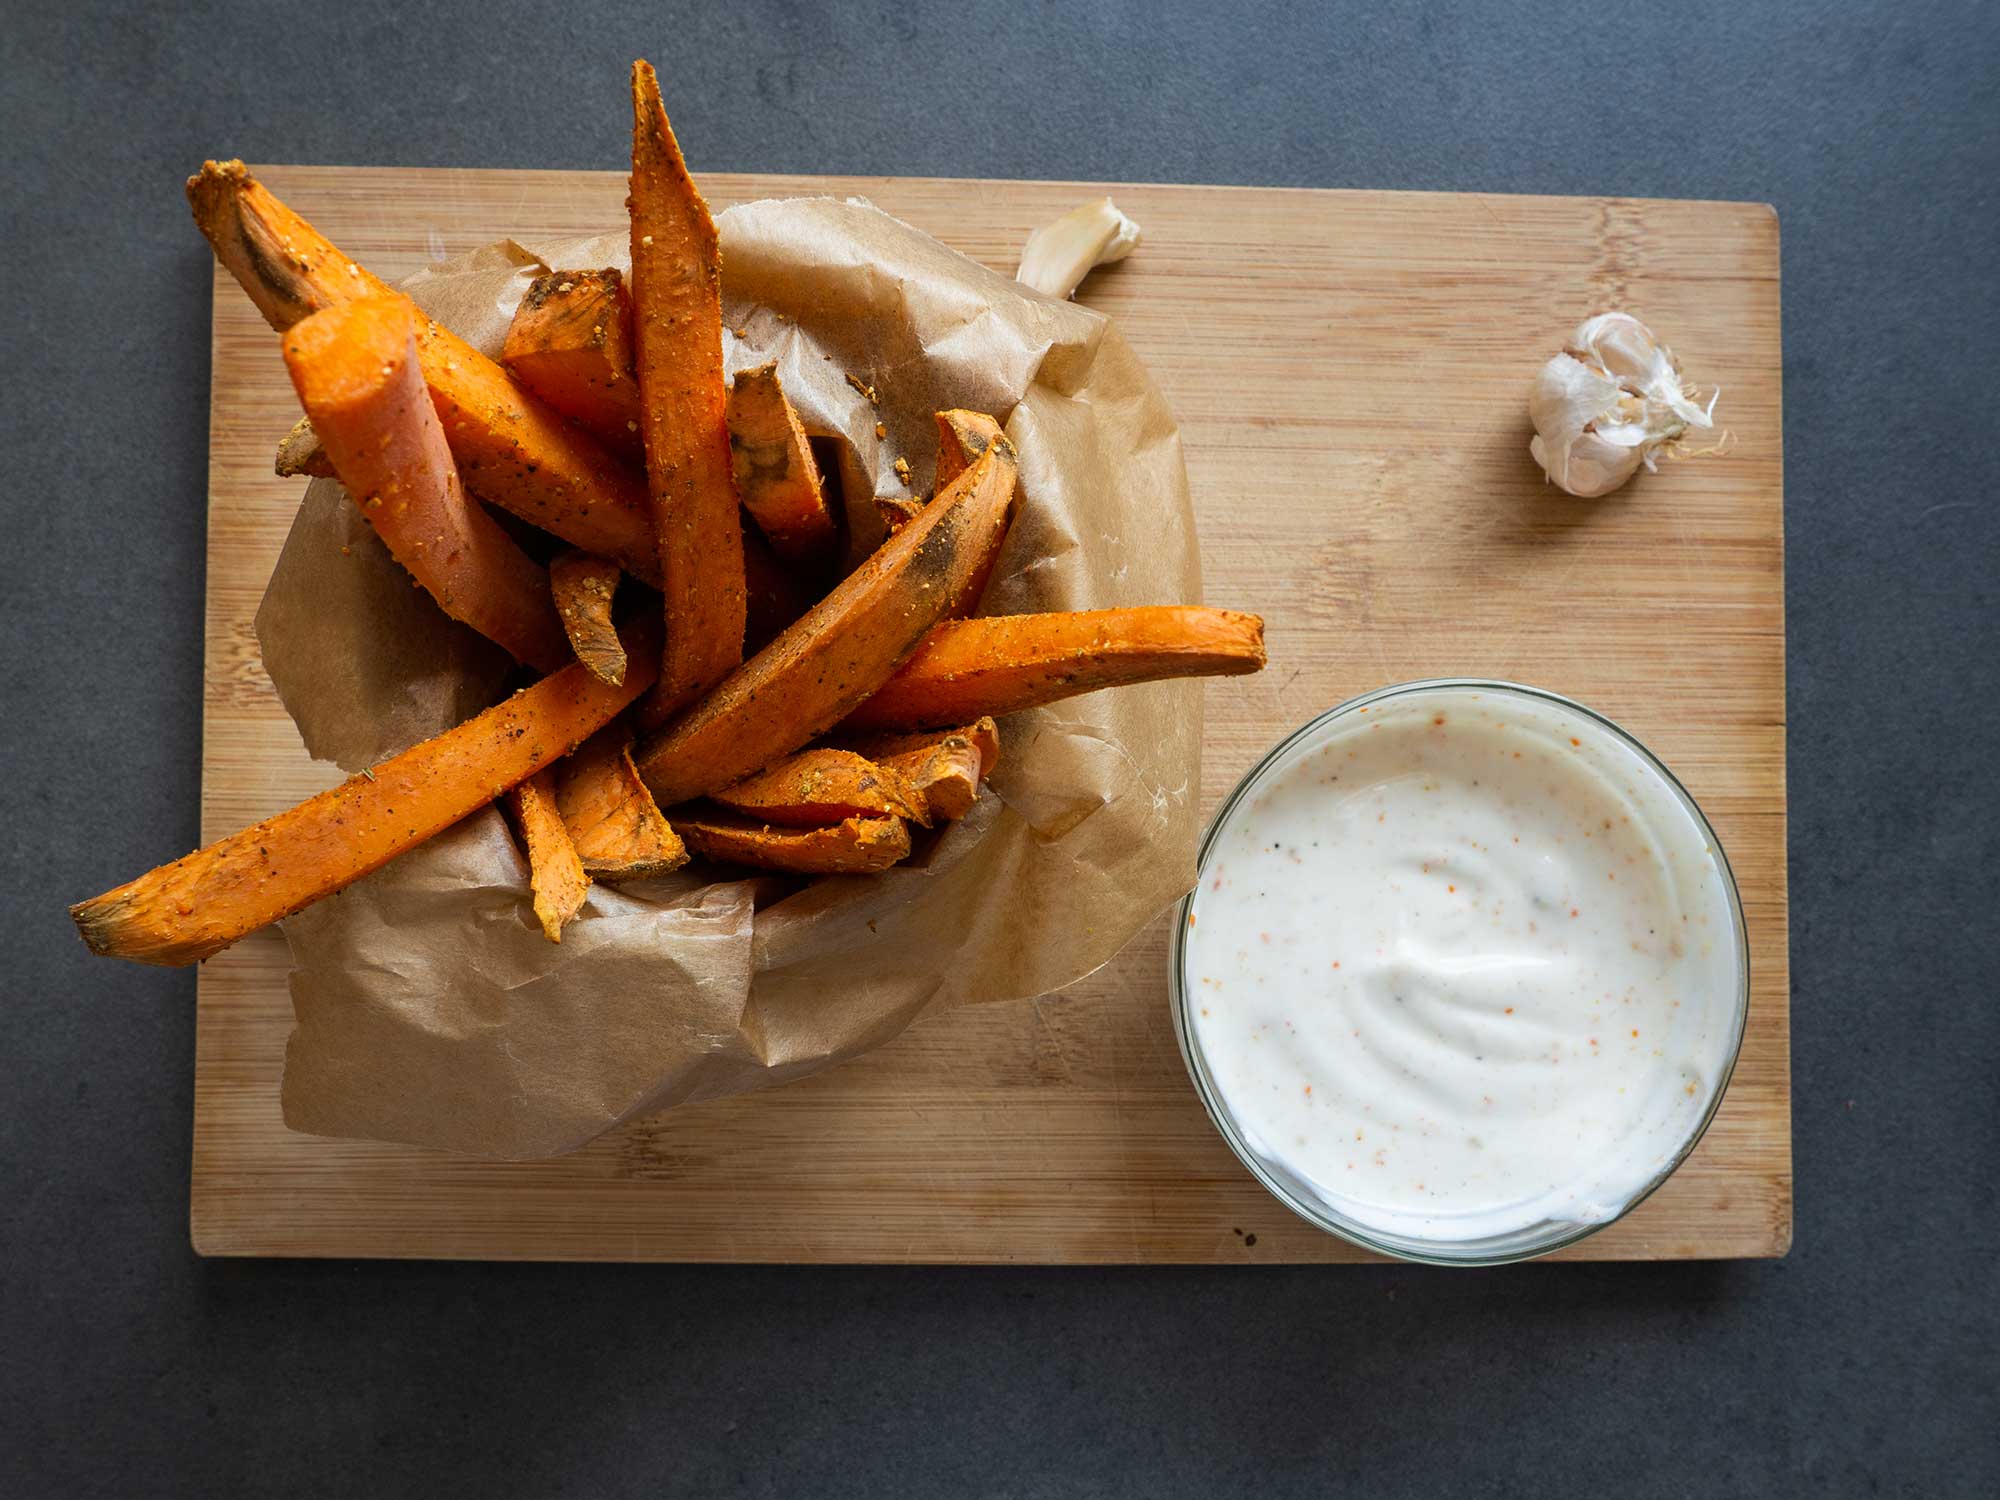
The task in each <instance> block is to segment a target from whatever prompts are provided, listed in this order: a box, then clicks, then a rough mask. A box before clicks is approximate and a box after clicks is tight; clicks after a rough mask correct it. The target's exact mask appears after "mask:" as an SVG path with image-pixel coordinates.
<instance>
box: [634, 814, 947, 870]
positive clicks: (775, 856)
mask: <svg viewBox="0 0 2000 1500" xmlns="http://www.w3.org/2000/svg"><path fill="white" fill-rule="evenodd" d="M674 827H675V828H677V829H678V830H679V831H680V835H681V837H682V838H684V839H686V840H687V845H688V847H689V848H690V849H692V850H693V851H694V852H695V853H696V854H698V855H700V856H701V857H702V858H703V859H711V860H715V861H716V862H717V863H719V864H731V865H752V866H755V867H756V868H758V869H761V870H790V871H792V872H794V873H795V874H800V875H869V874H873V873H875V872H876V871H878V870H886V869H888V868H889V866H891V865H893V864H895V863H896V862H897V861H898V860H902V859H906V858H908V857H909V853H910V825H909V824H907V823H905V822H904V821H903V820H902V819H901V818H848V819H847V820H846V821H844V822H840V823H836V824H834V825H833V826H832V827H830V828H778V827H774V826H772V825H770V824H766V823H759V822H756V821H753V820H752V819H749V818H743V817H738V816H737V815H736V814H734V813H729V812H723V811H721V810H719V809H717V810H708V809H700V808H693V809H681V808H676V809H675V810H674Z"/></svg>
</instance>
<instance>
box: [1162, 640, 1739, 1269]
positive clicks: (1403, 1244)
mask: <svg viewBox="0 0 2000 1500" xmlns="http://www.w3.org/2000/svg"><path fill="white" fill-rule="evenodd" d="M1440 689H1453V690H1470V691H1474V692H1478V693H1480V694H1482V695H1483V694H1492V695H1495V696H1512V697H1515V698H1519V699H1524V700H1527V701H1528V702H1530V703H1531V704H1534V705H1537V706H1538V707H1540V708H1542V709H1544V710H1548V709H1553V710H1555V711H1558V712H1561V713H1566V714H1571V715H1574V716H1576V718H1577V719H1579V720H1581V721H1582V722H1583V723H1584V724H1585V725H1588V726H1591V727H1593V728H1595V729H1597V730H1600V731H1602V732H1603V733H1604V734H1606V735H1608V736H1609V737H1610V739H1611V740H1613V741H1615V742H1616V743H1618V744H1619V745H1622V746H1623V747H1624V748H1625V749H1627V750H1629V751H1630V752H1632V753H1633V754H1634V755H1636V756H1637V757H1638V758H1639V759H1640V760H1641V761H1642V762H1643V763H1644V764H1645V765H1647V766H1649V767H1650V768H1651V769H1652V770H1653V771H1655V772H1656V773H1657V774H1658V776H1659V778H1660V781H1661V783H1662V784H1663V785H1664V787H1665V788H1666V789H1667V791H1668V792H1669V793H1670V795H1671V796H1672V797H1673V798H1674V799H1675V800H1676V801H1677V802H1678V803H1679V804H1680V806H1681V807H1682V808H1683V809H1684V810H1685V811H1686V813H1687V814H1688V816H1689V817H1690V818H1691V819H1692V821H1693V823H1694V826H1695V828H1696V829H1697V830H1698V831H1699V832H1700V833H1701V834H1702V835H1703V837H1704V838H1705V839H1706V841H1707V845H1708V850H1709V852H1710V853H1711V855H1712V857H1713V860H1714V866H1715V870H1716V872H1717V873H1718V874H1719V876H1720V881H1721V890H1722V895H1723V899H1724V901H1725V903H1726V904H1727V908H1728V916H1729V922H1730V929H1731V930H1730V934H1729V935H1730V938H1731V940H1732V941H1733V943H1734V947H1735V953H1734V958H1735V965H1734V967H1735V974H1736V993H1735V995H1734V997H1733V1010H1732V1013H1731V1017H1730V1035H1729V1037H1728V1039H1727V1043H1726V1047H1725V1053H1724V1062H1723V1065H1722V1067H1721V1069H1720V1071H1719V1072H1718V1073H1717V1075H1716V1078H1715V1083H1714V1087H1713V1089H1712V1091H1711V1093H1710V1096H1709V1098H1708V1100H1707V1102H1706V1105H1705V1107H1704V1108H1703V1110H1702V1111H1701V1114H1700V1116H1699V1119H1698V1120H1697V1122H1696V1124H1695V1125H1694V1128H1693V1129H1692V1130H1691V1131H1690V1132H1689V1133H1688V1135H1687V1137H1686V1139H1685V1140H1683V1141H1682V1142H1681V1143H1680V1145H1679V1147H1678V1148H1677V1149H1676V1150H1674V1151H1673V1152H1672V1153H1671V1154H1670V1155H1669V1156H1668V1157H1667V1158H1666V1159H1665V1160H1664V1161H1663V1162H1662V1163H1661V1165H1660V1166H1659V1168H1658V1169H1657V1170H1656V1171H1655V1172H1653V1174H1652V1175H1651V1176H1650V1177H1648V1178H1647V1179H1646V1180H1645V1182H1644V1183H1643V1184H1642V1185H1641V1186H1640V1187H1639V1188H1638V1189H1637V1190H1636V1191H1634V1192H1632V1193H1630V1194H1629V1196H1625V1197H1624V1198H1623V1199H1622V1201H1620V1202H1618V1203H1617V1205H1616V1207H1615V1209H1614V1211H1612V1212H1609V1213H1606V1214H1603V1215H1601V1216H1599V1217H1595V1218H1592V1219H1591V1220H1589V1221H1588V1222H1582V1221H1579V1220H1576V1219H1558V1218H1547V1219H1543V1220H1542V1221H1540V1222H1538V1223H1535V1224H1531V1225H1528V1226H1526V1227H1523V1228H1520V1229H1517V1230H1512V1231H1509V1232H1505V1233H1499V1234H1493V1235H1489V1236H1486V1237H1483V1238H1477V1239H1427V1238H1421V1237H1414V1236H1406V1235H1402V1234H1397V1233H1392V1232H1389V1231H1386V1230H1384V1229H1382V1228H1380V1227H1378V1226H1375V1225H1371V1224H1363V1223H1359V1222H1356V1221H1355V1220H1354V1219H1353V1218H1351V1217H1349V1216H1348V1215H1346V1214H1344V1213H1342V1212H1341V1211H1340V1210H1339V1209H1338V1208H1336V1207H1334V1206H1333V1205H1332V1204H1331V1203H1329V1202H1328V1201H1327V1198H1326V1197H1325V1196H1323V1195H1322V1194H1321V1193H1320V1192H1319V1191H1318V1190H1317V1189H1316V1188H1315V1187H1314V1185H1313V1184H1312V1183H1311V1182H1310V1181H1309V1180H1307V1179H1306V1178H1304V1177H1303V1176H1302V1175H1300V1174H1299V1173H1297V1172H1295V1171H1293V1170H1292V1169H1291V1168H1290V1167H1288V1166H1287V1165H1286V1164H1285V1163H1283V1162H1281V1161H1277V1160H1274V1159H1272V1158H1271V1157H1269V1156H1267V1155H1265V1154H1264V1153H1263V1152H1261V1151H1260V1150H1258V1149H1257V1147H1256V1146H1255V1145H1254V1144H1252V1142H1251V1140H1250V1139H1249V1136H1248V1134H1247V1133H1246V1132H1245V1131H1244V1130H1243V1129H1242V1128H1241V1127H1239V1125H1238V1124H1237V1122H1236V1120H1235V1118H1234V1116H1233V1115H1232V1113H1231V1110H1230V1106H1229V1102H1228V1099H1227V1098H1226V1097H1225V1096H1224V1094H1223V1091H1222V1090H1221V1088H1220V1087H1218V1085H1217V1083H1216V1081H1215V1078H1214V1076H1213V1075H1212V1073H1211V1071H1210V1069H1209V1065H1208V1062H1207V1060H1206V1059H1205V1058H1204V1056H1203V1055H1202V1049H1201V1043H1200V1039H1199V1036H1198V1034H1197V1032H1196V1028H1195V1026H1194V1024H1193V1018H1192V1015H1191V1005H1192V1001H1191V999H1190V994H1191V990H1192V985H1191V984H1190V982H1189V979H1188V931H1189V925H1190V924H1189V916H1190V914H1191V913H1192V912H1193V910H1194V904H1195V899H1196V896H1197V894H1198V893H1199V892H1200V890H1201V888H1202V883H1203V880H1204V879H1205V877H1206V874H1207V871H1208V868H1209V862H1210V860H1211V858H1212V856H1213V855H1214V852H1215V849H1216V846H1217V844H1218V842H1219V841H1220V839H1221V837H1222V835H1223V834H1224V833H1226V832H1227V831H1228V830H1229V828H1230V827H1231V819H1232V816H1233V815H1234V814H1235V812H1236V811H1237V809H1238V808H1239V807H1240V806H1242V805H1243V804H1244V802H1245V801H1246V799H1247V798H1249V797H1250V796H1251V795H1252V794H1253V793H1255V792H1256V791H1257V790H1259V789H1260V788H1261V787H1262V786H1264V785H1265V784H1266V783H1267V782H1268V781H1270V780H1271V779H1272V778H1273V777H1275V776H1276V775H1278V774H1279V773H1280V772H1282V771H1284V770H1286V769H1288V768H1290V767H1291V766H1292V765H1293V764H1295V763H1296V762H1297V761H1298V760H1299V759H1301V758H1303V757H1304V756H1306V755H1309V754H1311V753H1312V752H1313V751H1314V750H1316V749H1317V748H1318V747H1319V746H1320V745H1321V744H1322V743H1323V742H1324V741H1325V740H1327V739H1328V738H1330V737H1331V735H1332V733H1333V732H1334V729H1335V726H1337V725H1338V724H1340V722H1341V721H1342V720H1344V719H1346V718H1347V717H1348V716H1349V715H1352V714H1356V713H1358V712H1360V711H1361V710H1362V709H1367V708H1372V707H1374V706H1375V705H1377V704H1380V703H1383V702H1386V701H1388V700H1390V699H1395V698H1401V697H1405V696H1409V695H1413V694H1417V693H1428V692H1434V691H1437V690H1440ZM1168 982H1169V987H1170V992H1171V1003H1172V1006H1173V1021H1174V1035H1175V1038H1176V1039H1177V1040H1178V1041H1179V1043H1180V1049H1181V1059H1182V1061H1183V1062H1185V1063H1186V1064H1187V1070H1188V1076H1189V1077H1190V1078H1191V1079H1193V1081H1194V1086H1195V1092H1196V1093H1198V1094H1199V1095H1200V1096H1201V1102H1202V1105H1203V1107H1205V1108H1206V1109H1207V1110H1208V1115H1209V1118H1210V1119H1211V1120H1213V1121H1214V1122H1215V1127H1216V1129H1217V1130H1219V1131H1220V1132H1221V1133H1222V1137H1223V1139H1224V1140H1226V1141H1227V1142H1228V1143H1229V1147H1230V1149H1231V1150H1232V1151H1234V1152H1235V1153H1236V1155H1237V1156H1238V1157H1239V1158H1240V1159H1241V1160H1242V1162H1243V1164H1244V1165H1245V1166H1246V1167H1248V1168H1249V1169H1250V1171H1251V1172H1252V1173H1253V1174H1254V1175H1255V1176H1256V1177H1257V1179H1258V1181H1260V1182H1262V1183H1263V1184H1264V1186H1265V1187H1267V1188H1268V1189H1270V1191H1271V1192H1272V1194H1273V1195H1274V1196H1275V1197H1276V1198H1277V1199H1278V1201H1279V1202H1281V1203H1283V1204H1284V1205H1285V1206H1286V1207H1287V1208H1289V1209H1291V1210H1292V1212H1294V1213H1296V1214H1297V1215H1298V1216H1299V1217H1300V1218H1302V1219H1304V1220H1305V1221H1306V1222H1307V1223H1309V1224H1313V1225H1316V1226H1318V1227H1319V1228H1321V1229H1323V1230H1325V1231H1326V1232H1327V1233H1329V1234H1334V1235H1338V1236H1339V1237H1340V1238H1342V1239H1344V1240H1348V1241H1350V1242H1351V1243H1353V1244H1356V1245H1359V1246H1361V1247H1362V1248H1363V1249H1366V1250H1373V1251H1375V1252H1377V1253H1379V1254H1382V1255H1390V1256H1394V1257H1396V1258H1398V1259H1401V1260H1410V1261H1421V1262H1424V1263H1427V1264H1431V1265H1459V1266H1492V1265H1504V1264H1506V1263H1508V1262H1510V1261H1518V1260H1528V1259H1531V1258H1533V1257H1535V1256H1538V1255H1547V1254H1549V1253H1550V1252H1552V1251H1555V1250H1560V1249H1562V1248H1563V1247H1564V1246H1566V1245H1573V1244H1575V1243H1577V1241H1579V1240H1582V1239H1585V1238H1587V1237H1588V1236H1590V1235H1593V1234H1595V1233H1597V1232H1598V1231H1599V1230H1601V1229H1604V1228H1605V1227H1607V1226H1608V1225H1611V1224H1615V1223H1617V1222H1618V1220H1620V1219H1622V1218H1624V1217H1625V1215H1626V1214H1628V1213H1630V1212H1631V1211H1632V1210H1633V1209H1634V1208H1637V1207H1638V1206H1639V1205H1640V1204H1641V1203H1643V1202H1644V1201H1645V1200H1646V1199H1647V1198H1648V1197H1650V1196H1651V1195H1652V1194H1653V1193H1654V1191H1655V1190H1657V1189H1658V1188H1659V1186H1660V1184H1661V1183H1663V1182H1665V1181H1666V1180H1667V1178H1668V1177H1670V1176H1672V1175H1673V1172H1674V1169H1675V1168H1676V1167H1678V1166H1679V1165H1680V1164H1681V1163H1682V1162H1683V1161H1685V1160H1686V1159H1687V1157H1688V1154H1689V1153H1690V1152H1692V1151H1693V1150H1694V1148H1695V1146H1696V1144H1697V1143H1698V1142H1699V1141H1700V1140H1701V1138H1702V1136H1703V1134H1704V1133H1705V1132H1706V1131H1707V1129H1708V1126H1709V1122H1710V1121H1711V1120H1713V1119H1714V1118H1715V1112H1716V1110H1717V1108H1718V1107H1719V1106H1720V1105H1721V1103H1722V1098H1723V1095H1724V1094H1725V1093H1727V1092H1728V1089H1729V1079H1730V1075H1731V1073H1732V1072H1733V1071H1734V1069H1735V1065H1736V1059H1737V1056H1738V1054H1739V1053H1740V1051H1741V1050H1742V1045H1743V1027H1744V1021H1745V1018H1746V1017H1747V1015H1748V1012H1749V1002H1750V957H1749V941H1748V934H1747V932H1746V931H1745V929H1744V924H1743V903H1742V900H1741V898H1740V897H1739V895H1738V893H1737V889H1736V877H1735V875H1734V873H1733V872H1732V871H1731V870H1730V867H1729V859H1728V856H1727V855H1726V854H1725V853H1724V852H1723V848H1722V841H1721V840H1720V839H1718V838H1717V837H1716V836H1715V830H1714V829H1713V828H1712V827H1710V825H1709V822H1708V819H1707V818H1705V817H1704V816H1703V815H1702V811H1701V809H1700V808H1699V807H1697V806H1696V805H1695V801H1694V798H1692V797H1691V796H1689V795H1688V793H1687V789H1686V788H1685V787H1683V786H1682V785H1681V784H1680V782H1679V780H1677V779H1676V778H1675V776H1674V774H1673V773H1672V772H1671V771H1669V770H1668V769H1667V767H1666V766H1665V765H1664V764H1663V763H1662V762H1661V761H1660V760H1659V758H1658V757H1657V756H1655V755H1654V754H1653V753H1652V752H1651V751H1649V750H1647V749H1646V747H1645V746H1644V745H1642V744H1640V743H1639V741H1638V740H1637V739H1635V738H1634V737H1633V736H1632V735H1630V734H1628V733H1626V731H1625V730H1623V729H1621V728H1620V727H1619V726H1618V725H1617V724H1615V723H1613V722H1612V721H1611V720H1609V719H1607V718H1605V717H1604V716H1603V715H1602V714H1599V713H1596V712H1594V711H1593V710H1591V709H1589V708H1586V707H1585V706H1584V705H1583V704H1580V703H1577V702H1575V701H1573V700H1571V699H1568V698H1565V697H1562V696H1561V695H1560V694H1557V693H1551V692H1547V691H1545V690H1543V689H1541V688H1534V687H1526V686H1523V685H1521V684H1519V683H1512V682H1495V681H1486V680H1482V679H1478V678H1465V677H1445V678H1430V679H1426V680H1423V681H1419V682H1405V683H1398V684H1396V685H1395V686H1392V687H1385V688H1380V689H1378V690H1376V691H1375V692H1372V693H1367V694H1364V695H1363V696H1361V697H1358V698H1351V699H1349V700H1348V701H1347V702H1345V703H1342V704H1340V705H1338V706H1337V707H1334V708H1331V709H1328V710H1327V711H1326V712H1325V713H1323V714H1321V715H1320V716H1319V717H1318V718H1316V719H1313V720H1311V721H1310V722H1308V723H1306V724H1304V725H1302V726H1301V727H1300V728H1298V729H1297V730H1294V731H1293V732H1292V733H1291V734H1289V735H1287V736H1286V737H1285V738H1284V739H1283V740H1281V741H1279V742H1278V744H1276V745H1275V746H1273V747H1272V749H1271V750H1270V752H1269V753H1268V754H1266V755H1265V756H1264V758H1263V759H1262V760H1261V761H1259V762H1258V763H1257V764H1256V765H1255V766H1253V767H1252V768H1251V769H1250V771H1249V772H1248V773H1247V774H1246V775H1245V776H1244V777H1243V779H1242V780H1241V781H1239V782H1237V784H1236V786H1235V788H1234V789H1233V790H1232V791H1231V792H1230V793H1229V795H1228V796H1227V797H1225V798H1224V799H1223V802H1222V806H1221V807H1220V808H1219V809H1217V811H1216V814H1215V818H1214V820H1213V821H1212V822H1211V823H1210V824H1209V827H1208V832H1207V833H1206V834H1205V835H1204V836H1203V839H1202V843H1201V851H1200V854H1199V856H1198V857H1197V872H1196V879H1195V886H1194V889H1193V890H1190V891H1189V892H1188V894H1187V895H1186V896H1185V897H1183V898H1182V900H1181V902H1180V905H1179V907H1178V908H1177V920H1176V921H1175V923H1174V938H1173V944H1172V951H1171V952H1170V954H1169V959H1168Z"/></svg>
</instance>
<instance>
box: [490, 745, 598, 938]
mask: <svg viewBox="0 0 2000 1500" xmlns="http://www.w3.org/2000/svg"><path fill="white" fill-rule="evenodd" d="M507 810H508V811H509V812H511V813H512V814H513V815H514V821H515V823H516V824H517V825H519V827H520V830H521V841H522V842H523V843H525V844H526V845H527V846H528V884H529V888H530V889H531V890H532V891H533V893H534V898H535V920H536V921H537V922H540V923H541V924H542V936H543V937H545V938H547V939H548V940H549V941H550V942H552V943H560V942H561V941H562V930H563V928H564V927H565V926H567V925H568V924H569V922H570V920H571V919H572V918H574V917H575V916H576V914H577V913H578V912H580V911H582V910H583V903H584V900H585V898H586V897H588V896H589V895H590V877H589V876H588V875H586V874H584V872H583V861H582V860H581V859H579V858H577V853H576V845H574V844H572V843H571V842H570V838H569V830H568V829H567V828H565V827H564V826H563V820H562V817H561V815H560V814H559V813H557V811H556V789H555V773H554V771H553V770H552V769H546V768H545V769H543V770H540V771H537V772H536V773H535V774H534V775H533V776H530V777H529V778H528V779H527V780H526V781H524V782H522V783H521V784H520V785H519V786H517V787H515V788H514V789H513V790H512V791H510V792H508V793H507Z"/></svg>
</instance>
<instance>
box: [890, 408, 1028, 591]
mask: <svg viewBox="0 0 2000 1500" xmlns="http://www.w3.org/2000/svg"><path fill="white" fill-rule="evenodd" d="M937 426H938V453H937V480H936V483H935V484H934V485H933V487H932V493H933V494H935V493H936V492H937V491H938V490H941V489H943V488H944V487H945V486H946V485H948V484H950V483H951V482H952V481H953V480H954V479H956V478H958V476H959V475H961V474H963V473H964V472H965V471H966V470H967V469H969V468H971V467H972V465H973V464H974V462H975V461H977V459H978V458H979V455H980V454H982V453H984V452H985V451H986V450H987V449H988V448H989V447H991V446H992V445H993V444H994V443H996V442H997V443H998V444H1000V451H1001V453H1002V455H1003V456H1004V457H1005V458H1006V460H1007V462H1008V463H1010V464H1013V465H1015V466H1016V467H1017V468H1018V467H1019V465H1020V457H1019V455H1018V454H1016V453H1015V452H1014V445H1013V444H1012V443H1011V442H1009V441H1008V440H1007V435H1006V434H1005V433H1004V432H1002V431H1001V430H1000V424H999V423H998V422H996V421H994V420H993V419H992V418H991V417H989V416H987V415H986V413H984V412H978V411H963V410H957V409H954V410H952V411H941V412H939V413H938V414H937ZM923 508H924V503H923V501H921V500H905V499H902V498H901V497H899V496H894V495H877V496H876V497H875V509H876V510H877V512H879V513H880V515H881V517H882V524H883V525H884V526H886V527H888V528H889V531H890V533H891V534H892V535H893V534H894V533H895V531H896V530H897V528H898V527H900V526H902V525H903V524H904V523H905V522H907V521H909V520H910V519H911V518H912V517H913V516H915V515H916V513H917V512H918V511H920V510H922V509H923ZM985 592H986V580H985V579H983V578H982V579H981V580H980V581H979V588H978V590H977V591H976V592H974V593H973V598H972V605H971V606H968V607H969V608H976V607H977V606H978V603H979V595H980V594H983V593H985Z"/></svg>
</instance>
